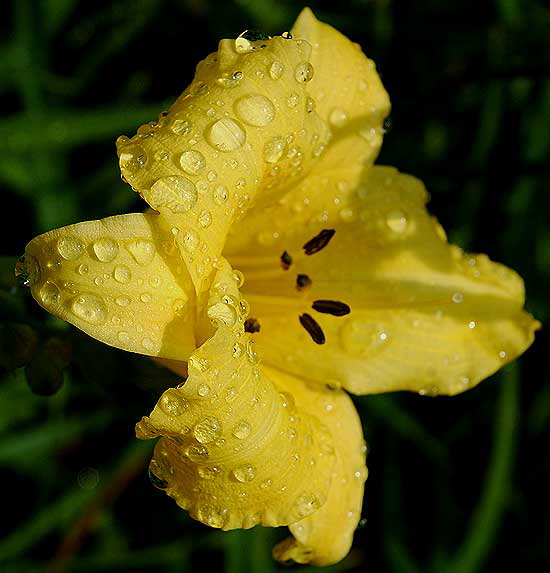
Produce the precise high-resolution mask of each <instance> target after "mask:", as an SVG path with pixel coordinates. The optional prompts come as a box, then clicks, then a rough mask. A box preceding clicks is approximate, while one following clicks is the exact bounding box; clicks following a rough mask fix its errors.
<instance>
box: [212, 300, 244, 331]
mask: <svg viewBox="0 0 550 573" xmlns="http://www.w3.org/2000/svg"><path fill="white" fill-rule="evenodd" d="M207 314H208V318H209V319H210V321H211V322H212V325H213V326H219V325H220V324H224V325H225V326H234V325H235V323H236V322H237V312H236V310H235V308H234V307H233V306H231V305H229V304H225V303H223V302H218V303H216V304H213V305H212V306H210V307H209V308H208V312H207Z"/></svg>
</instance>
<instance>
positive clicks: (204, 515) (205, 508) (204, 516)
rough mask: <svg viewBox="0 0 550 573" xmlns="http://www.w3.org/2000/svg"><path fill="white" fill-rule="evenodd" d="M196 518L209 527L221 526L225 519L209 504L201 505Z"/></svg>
mask: <svg viewBox="0 0 550 573" xmlns="http://www.w3.org/2000/svg"><path fill="white" fill-rule="evenodd" d="M197 518H198V520H199V521H200V522H202V523H204V524H206V525H209V526H210V527H217V528H221V527H223V525H224V523H225V519H224V517H223V515H222V514H221V513H220V512H219V511H218V510H216V509H214V508H213V507H212V506H211V505H202V506H201V507H199V509H198V511H197Z"/></svg>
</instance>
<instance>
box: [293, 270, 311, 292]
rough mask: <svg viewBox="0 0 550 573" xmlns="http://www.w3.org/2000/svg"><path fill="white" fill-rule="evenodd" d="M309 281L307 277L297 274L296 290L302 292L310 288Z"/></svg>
mask: <svg viewBox="0 0 550 573" xmlns="http://www.w3.org/2000/svg"><path fill="white" fill-rule="evenodd" d="M311 282H312V281H311V279H310V278H309V277H308V276H307V275H303V274H298V276H297V277H296V289H297V290H304V289H305V288H308V287H310V286H311Z"/></svg>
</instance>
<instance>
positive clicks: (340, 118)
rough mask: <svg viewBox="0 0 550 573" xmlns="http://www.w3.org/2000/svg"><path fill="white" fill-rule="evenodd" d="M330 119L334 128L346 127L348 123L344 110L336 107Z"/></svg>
mask: <svg viewBox="0 0 550 573" xmlns="http://www.w3.org/2000/svg"><path fill="white" fill-rule="evenodd" d="M328 119H329V121H330V123H331V125H332V126H334V127H344V125H346V123H347V122H348V115H347V113H346V112H345V111H344V110H343V109H341V108H339V107H336V108H334V109H333V110H332V111H331V112H330V115H329V118H328Z"/></svg>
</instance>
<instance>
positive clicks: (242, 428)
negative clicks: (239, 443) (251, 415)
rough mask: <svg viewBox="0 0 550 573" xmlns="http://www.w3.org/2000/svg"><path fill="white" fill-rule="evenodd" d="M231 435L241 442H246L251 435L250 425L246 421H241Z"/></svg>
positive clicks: (234, 427)
mask: <svg viewBox="0 0 550 573" xmlns="http://www.w3.org/2000/svg"><path fill="white" fill-rule="evenodd" d="M231 433H232V434H233V435H234V436H235V437H236V438H238V439H239V440H244V439H245V438H248V436H249V435H250V424H249V423H248V422H247V421H246V420H241V421H240V422H237V423H236V424H235V426H233V429H232V431H231Z"/></svg>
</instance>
